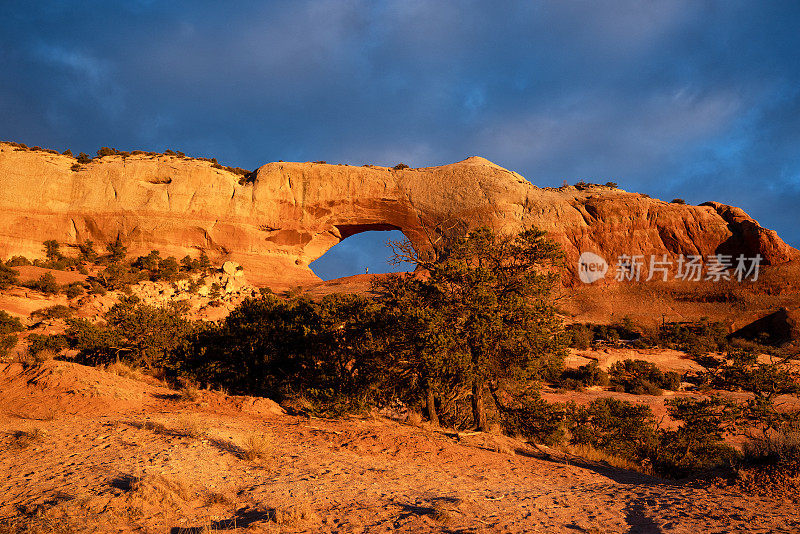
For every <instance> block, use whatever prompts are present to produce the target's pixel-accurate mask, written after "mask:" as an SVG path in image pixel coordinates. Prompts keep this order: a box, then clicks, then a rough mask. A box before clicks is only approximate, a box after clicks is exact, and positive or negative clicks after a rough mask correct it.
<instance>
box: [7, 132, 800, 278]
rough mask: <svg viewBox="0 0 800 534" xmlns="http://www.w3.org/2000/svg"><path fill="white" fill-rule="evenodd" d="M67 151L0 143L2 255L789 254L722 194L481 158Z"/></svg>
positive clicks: (272, 266)
mask: <svg viewBox="0 0 800 534" xmlns="http://www.w3.org/2000/svg"><path fill="white" fill-rule="evenodd" d="M74 163H75V160H74V159H73V158H71V157H68V156H63V155H59V154H52V153H47V152H42V151H32V150H25V149H19V148H17V147H14V146H12V145H9V144H4V143H0V214H2V217H0V255H2V256H3V257H9V256H11V255H13V254H24V255H27V256H29V257H41V256H42V255H43V250H42V242H43V241H45V240H47V239H57V240H58V241H60V242H62V243H64V244H66V245H70V244H72V245H75V244H77V243H80V242H83V241H85V240H87V239H92V240H93V241H95V242H97V243H102V242H107V241H113V240H114V239H116V237H117V235H120V236H121V237H122V238H123V239H124V240H126V241H127V243H128V244H129V248H130V251H131V252H132V253H146V252H149V251H150V250H153V249H158V250H160V251H161V252H162V254H163V255H167V254H170V255H175V256H178V257H182V256H183V255H185V254H187V253H193V254H196V253H198V252H199V251H200V250H205V251H207V252H208V253H209V254H210V255H211V256H213V257H214V258H215V259H217V260H222V259H231V260H233V261H236V262H238V263H240V264H241V265H242V266H244V267H245V270H246V272H247V277H248V279H249V280H251V281H252V282H254V283H258V284H263V285H270V286H272V287H275V288H282V287H283V288H285V287H290V286H293V285H299V284H307V283H312V282H317V281H319V279H318V278H317V277H316V276H315V275H314V274H313V272H312V271H311V270H310V269H309V268H308V265H309V263H311V262H312V261H313V260H315V259H317V258H319V257H320V256H322V255H323V254H324V253H325V252H326V251H327V250H328V249H330V248H331V247H332V246H334V245H335V244H337V243H338V242H340V241H341V240H342V239H344V237H347V236H348V235H353V233H357V232H360V231H366V230H368V229H379V228H396V229H398V230H400V231H402V232H403V234H405V235H406V236H407V237H408V238H409V240H410V241H411V242H412V243H413V244H414V246H415V247H418V250H422V249H424V248H425V247H429V246H430V241H431V240H432V239H435V236H436V233H437V232H443V233H446V232H448V231H455V230H458V229H465V228H471V227H475V226H478V225H482V224H488V225H491V226H492V227H494V228H496V229H498V230H516V229H519V228H521V227H523V226H528V225H535V226H537V227H539V228H541V229H543V230H545V231H547V232H548V233H549V234H550V236H551V237H552V238H553V239H555V240H556V241H558V242H559V243H561V245H562V246H563V248H564V250H565V252H566V254H567V260H568V261H567V265H568V267H569V268H570V270H571V273H572V274H573V275H574V274H575V266H576V261H577V257H578V255H579V254H580V252H581V251H591V252H596V253H599V254H600V255H602V256H604V257H606V258H614V257H615V256H617V255H619V254H623V253H627V254H644V255H648V254H662V253H665V252H666V253H671V254H680V253H683V254H702V255H707V254H714V253H715V252H716V251H717V250H721V248H720V247H722V249H725V250H727V249H729V248H733V249H736V250H738V251H741V252H742V253H747V254H753V253H755V252H757V253H760V254H761V255H762V257H764V259H765V262H766V263H770V264H773V265H775V264H780V263H786V262H790V261H793V260H796V259H797V258H798V251H797V250H795V249H793V248H792V247H789V246H788V245H786V244H785V243H784V242H783V241H781V239H780V238H779V237H778V236H777V234H775V232H772V231H770V230H767V229H764V228H762V227H761V226H759V225H758V223H757V222H756V221H754V220H753V219H751V218H750V217H748V216H747V215H746V214H745V213H744V212H742V211H741V210H738V209H735V208H731V207H730V206H724V205H721V204H716V203H709V204H707V205H703V206H688V205H680V204H671V203H668V202H663V201H660V200H657V199H651V198H649V197H647V196H645V195H639V194H636V193H628V192H625V191H622V190H619V189H612V188H609V187H589V188H581V189H577V188H575V187H566V188H558V189H552V188H538V187H536V186H534V185H532V184H531V183H529V182H528V181H526V180H525V179H524V178H523V177H522V176H520V175H519V174H516V173H514V172H511V171H508V170H506V169H503V168H502V167H500V166H498V165H495V164H494V163H492V162H490V161H488V160H486V159H484V158H480V157H471V158H468V159H466V160H464V161H461V162H458V163H453V164H450V165H443V166H439V167H428V168H420V169H402V170H395V169H391V168H386V167H376V166H364V167H354V166H348V165H327V164H317V163H291V162H274V163H268V164H266V165H263V166H262V167H260V168H259V169H257V171H256V172H255V173H254V175H253V176H252V180H251V181H248V183H245V184H240V183H239V178H240V177H239V176H237V175H235V174H233V173H230V172H228V171H226V170H225V169H219V168H214V167H213V165H212V164H211V162H208V161H204V160H194V159H188V158H177V157H174V156H165V155H160V156H148V155H136V156H130V157H127V158H123V157H121V156H105V157H103V158H98V159H96V160H94V161H92V162H91V163H89V164H86V165H83V166H82V167H81V168H80V169H79V170H77V171H73V170H72V169H71V167H72V166H73V164H74ZM167 178H168V179H167ZM571 280H574V279H570V277H569V276H568V277H567V280H566V281H567V283H570V281H571Z"/></svg>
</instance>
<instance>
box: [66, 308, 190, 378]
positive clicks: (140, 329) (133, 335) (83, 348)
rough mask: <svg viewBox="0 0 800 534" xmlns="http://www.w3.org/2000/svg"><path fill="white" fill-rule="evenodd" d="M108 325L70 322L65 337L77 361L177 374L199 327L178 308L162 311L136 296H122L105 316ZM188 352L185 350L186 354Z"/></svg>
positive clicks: (84, 321)
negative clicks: (187, 347)
mask: <svg viewBox="0 0 800 534" xmlns="http://www.w3.org/2000/svg"><path fill="white" fill-rule="evenodd" d="M104 319H105V322H106V324H105V325H96V324H93V323H91V322H89V321H86V320H85V319H69V320H68V321H67V322H68V325H69V327H68V329H67V332H66V334H65V335H66V338H67V341H68V343H69V346H70V347H71V348H74V349H77V350H79V351H80V352H79V354H78V357H77V360H78V361H80V362H83V363H89V364H92V365H97V364H105V365H107V364H111V363H114V362H116V361H117V360H121V361H124V362H126V363H129V364H132V365H134V366H137V367H146V368H151V369H152V368H162V369H165V370H168V371H172V372H173V373H174V372H177V371H178V369H180V368H181V366H182V363H181V361H180V360H179V359H178V358H179V352H180V349H182V348H184V347H185V346H186V345H187V344H188V342H189V339H190V337H191V336H192V335H193V334H194V333H195V331H196V330H197V329H199V328H200V327H201V325H200V324H198V323H194V322H192V321H189V320H187V319H186V318H184V316H183V314H182V313H181V311H179V310H178V308H176V306H167V307H164V308H159V307H156V306H148V305H144V304H141V303H140V301H139V299H138V298H137V297H123V298H121V299H120V301H119V302H118V303H117V304H115V305H114V306H113V307H112V308H111V309H110V310H109V311H108V312H106V313H105V314H104ZM184 352H185V351H184Z"/></svg>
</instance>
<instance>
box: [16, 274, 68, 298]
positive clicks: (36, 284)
mask: <svg viewBox="0 0 800 534" xmlns="http://www.w3.org/2000/svg"><path fill="white" fill-rule="evenodd" d="M24 285H25V286H26V287H29V288H31V289H34V290H36V291H41V292H42V293H44V294H46V295H55V294H56V293H58V292H59V291H61V286H59V285H58V282H56V277H55V276H53V273H44V274H43V275H42V276H40V277H39V278H38V279H36V280H32V281H30V282H26V283H25V284H24Z"/></svg>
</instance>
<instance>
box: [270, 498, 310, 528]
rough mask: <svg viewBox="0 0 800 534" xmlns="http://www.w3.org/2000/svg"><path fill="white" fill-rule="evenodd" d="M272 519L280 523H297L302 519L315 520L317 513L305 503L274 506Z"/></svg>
mask: <svg viewBox="0 0 800 534" xmlns="http://www.w3.org/2000/svg"><path fill="white" fill-rule="evenodd" d="M271 516H272V517H271V519H272V520H273V521H274V522H275V523H277V524H279V525H296V524H298V523H300V522H302V521H313V520H316V519H317V518H318V516H317V514H316V513H315V512H314V511H313V510H312V509H311V508H310V507H309V506H308V505H307V504H305V503H296V504H293V505H291V506H287V507H282V508H273V509H272V513H271Z"/></svg>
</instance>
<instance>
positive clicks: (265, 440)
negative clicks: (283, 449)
mask: <svg viewBox="0 0 800 534" xmlns="http://www.w3.org/2000/svg"><path fill="white" fill-rule="evenodd" d="M273 445H274V443H273V440H272V437H271V436H269V435H267V434H255V433H254V434H249V435H248V436H247V437H246V438H245V439H244V443H243V444H242V457H243V458H244V459H245V460H247V461H250V462H264V461H266V460H269V459H270V458H272V457H273V455H274V452H275V451H274V446H273Z"/></svg>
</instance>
